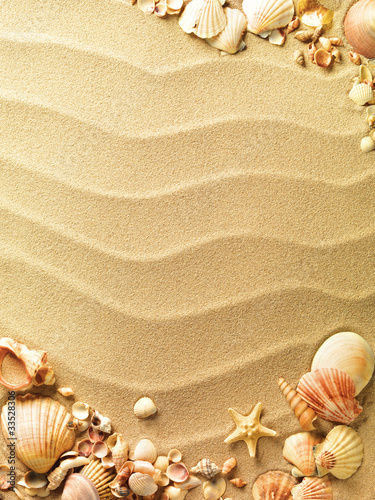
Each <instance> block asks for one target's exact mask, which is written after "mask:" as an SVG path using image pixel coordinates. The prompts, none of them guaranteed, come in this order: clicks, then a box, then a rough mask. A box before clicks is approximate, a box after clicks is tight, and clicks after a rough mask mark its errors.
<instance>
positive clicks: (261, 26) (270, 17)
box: [242, 0, 294, 35]
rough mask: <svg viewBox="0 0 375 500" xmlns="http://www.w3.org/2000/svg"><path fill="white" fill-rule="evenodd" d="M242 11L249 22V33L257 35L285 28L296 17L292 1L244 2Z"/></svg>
mask: <svg viewBox="0 0 375 500" xmlns="http://www.w3.org/2000/svg"><path fill="white" fill-rule="evenodd" d="M242 9H243V11H244V12H245V14H246V17H247V20H248V26H247V31H251V33H255V34H256V35H259V33H262V31H271V30H273V29H276V28H283V27H284V26H286V25H287V24H289V23H290V21H291V20H292V18H293V15H294V4H293V1H292V0H244V1H243V4H242Z"/></svg>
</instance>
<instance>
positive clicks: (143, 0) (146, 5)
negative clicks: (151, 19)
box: [137, 0, 155, 14]
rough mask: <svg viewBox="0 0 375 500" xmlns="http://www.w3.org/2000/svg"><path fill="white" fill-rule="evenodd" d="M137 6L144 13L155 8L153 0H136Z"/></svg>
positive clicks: (150, 11)
mask: <svg viewBox="0 0 375 500" xmlns="http://www.w3.org/2000/svg"><path fill="white" fill-rule="evenodd" d="M137 6H138V8H139V9H140V10H141V11H142V12H144V13H145V14H152V13H153V12H154V10H155V0H137Z"/></svg>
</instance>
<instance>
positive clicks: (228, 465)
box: [221, 457, 237, 476]
mask: <svg viewBox="0 0 375 500" xmlns="http://www.w3.org/2000/svg"><path fill="white" fill-rule="evenodd" d="M236 465H237V460H236V459H235V458H234V457H230V458H228V460H225V462H224V463H223V467H222V468H221V473H222V474H223V476H226V475H227V474H228V473H229V472H230V471H231V470H232V469H234V467H236Z"/></svg>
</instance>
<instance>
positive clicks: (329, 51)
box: [294, 23, 344, 68]
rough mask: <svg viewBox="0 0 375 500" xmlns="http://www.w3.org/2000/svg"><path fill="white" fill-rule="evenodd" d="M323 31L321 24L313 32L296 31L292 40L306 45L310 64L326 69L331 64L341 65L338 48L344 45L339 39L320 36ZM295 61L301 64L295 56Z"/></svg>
mask: <svg viewBox="0 0 375 500" xmlns="http://www.w3.org/2000/svg"><path fill="white" fill-rule="evenodd" d="M305 24H306V23H305ZM323 29H324V26H323V24H320V25H319V26H317V27H316V28H315V30H301V31H297V33H296V34H295V35H294V38H296V39H297V40H299V41H300V42H304V43H307V44H308V46H307V57H308V59H309V60H310V61H311V62H312V63H314V64H316V65H317V66H320V67H321V68H328V67H329V66H331V64H332V63H333V62H336V63H341V59H342V57H341V52H340V49H339V47H340V46H343V45H344V43H343V41H342V40H341V38H339V37H330V38H326V37H324V36H322V34H323ZM295 60H296V61H297V62H299V64H301V62H300V61H298V59H297V58H296V56H295Z"/></svg>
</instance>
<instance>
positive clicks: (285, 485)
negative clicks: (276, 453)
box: [252, 470, 297, 500]
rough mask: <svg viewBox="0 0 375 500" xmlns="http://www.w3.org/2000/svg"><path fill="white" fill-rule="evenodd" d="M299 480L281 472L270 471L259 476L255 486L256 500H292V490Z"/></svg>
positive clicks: (254, 495) (253, 491)
mask: <svg viewBox="0 0 375 500" xmlns="http://www.w3.org/2000/svg"><path fill="white" fill-rule="evenodd" d="M296 483H297V480H296V479H295V478H294V477H292V476H290V475H289V474H286V473H285V472H281V471H278V470H276V471H274V470H273V471H269V472H266V473H265V474H262V475H261V476H259V477H258V478H257V479H256V481H255V483H254V484H253V489H252V493H253V497H254V500H268V499H271V498H272V500H291V490H292V488H293V486H294V485H295V484H296Z"/></svg>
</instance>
